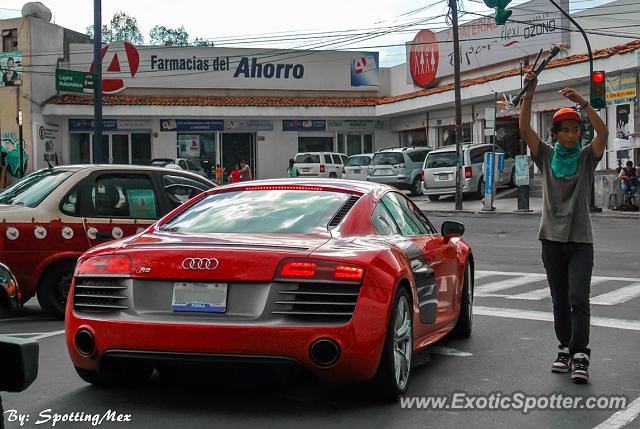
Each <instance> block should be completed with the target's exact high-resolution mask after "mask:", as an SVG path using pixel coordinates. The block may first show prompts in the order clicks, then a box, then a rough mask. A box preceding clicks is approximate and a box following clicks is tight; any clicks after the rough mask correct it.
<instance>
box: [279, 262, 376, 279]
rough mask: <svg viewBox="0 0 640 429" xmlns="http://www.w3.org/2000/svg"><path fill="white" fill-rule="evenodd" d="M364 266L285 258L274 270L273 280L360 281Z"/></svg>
mask: <svg viewBox="0 0 640 429" xmlns="http://www.w3.org/2000/svg"><path fill="white" fill-rule="evenodd" d="M363 278H364V267H361V266H360V265H356V264H345V263H343V262H337V261H324V260H319V259H318V260H308V259H285V260H284V261H282V262H281V263H280V265H279V266H278V269H277V270H276V275H275V279H274V280H275V281H292V280H307V281H334V282H335V281H347V282H358V283H359V282H361V281H362V279H363Z"/></svg>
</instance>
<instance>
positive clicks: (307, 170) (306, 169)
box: [300, 168, 310, 173]
mask: <svg viewBox="0 0 640 429" xmlns="http://www.w3.org/2000/svg"><path fill="white" fill-rule="evenodd" d="M309 170H310V169H309V168H301V169H300V171H304V172H305V173H308V172H309Z"/></svg>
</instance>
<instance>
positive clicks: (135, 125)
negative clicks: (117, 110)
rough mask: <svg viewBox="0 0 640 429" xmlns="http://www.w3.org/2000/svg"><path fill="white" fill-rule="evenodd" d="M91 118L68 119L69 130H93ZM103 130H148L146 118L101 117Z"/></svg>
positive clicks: (149, 124)
mask: <svg viewBox="0 0 640 429" xmlns="http://www.w3.org/2000/svg"><path fill="white" fill-rule="evenodd" d="M93 123H94V122H93V119H69V131H93ZM102 130H103V131H150V130H151V121H150V120H148V119H103V120H102Z"/></svg>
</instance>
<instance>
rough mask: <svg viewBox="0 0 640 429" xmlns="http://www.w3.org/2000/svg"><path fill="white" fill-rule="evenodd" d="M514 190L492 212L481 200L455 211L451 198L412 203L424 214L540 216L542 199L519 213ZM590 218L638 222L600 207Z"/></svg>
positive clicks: (415, 199)
mask: <svg viewBox="0 0 640 429" xmlns="http://www.w3.org/2000/svg"><path fill="white" fill-rule="evenodd" d="M515 193H516V189H507V190H502V191H500V193H499V194H498V196H497V197H496V198H495V200H494V202H493V206H494V207H495V208H496V209H495V210H494V211H485V210H483V207H484V205H483V204H482V200H479V199H477V198H473V197H470V196H465V197H464V198H463V201H462V210H455V200H454V198H453V196H451V197H441V198H440V199H439V200H438V201H430V200H429V199H428V198H427V197H426V196H420V197H413V198H411V199H412V201H413V202H415V203H416V205H417V206H418V207H419V208H420V210H422V211H423V212H424V213H425V214H458V213H464V214H488V215H505V214H509V215H516V216H518V215H519V216H531V215H535V216H540V214H541V213H542V198H533V197H532V198H529V209H530V210H531V211H529V212H519V211H517V208H518V199H517V198H515ZM591 217H593V218H596V217H606V218H622V219H638V220H640V212H623V211H615V210H610V209H608V208H606V207H602V212H600V213H598V212H594V213H591Z"/></svg>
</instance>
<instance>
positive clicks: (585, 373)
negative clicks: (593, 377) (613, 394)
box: [571, 353, 589, 383]
mask: <svg viewBox="0 0 640 429" xmlns="http://www.w3.org/2000/svg"><path fill="white" fill-rule="evenodd" d="M571 381H573V382H574V383H588V382H589V356H588V355H587V354H586V353H576V354H575V355H573V358H572V359H571Z"/></svg>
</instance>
